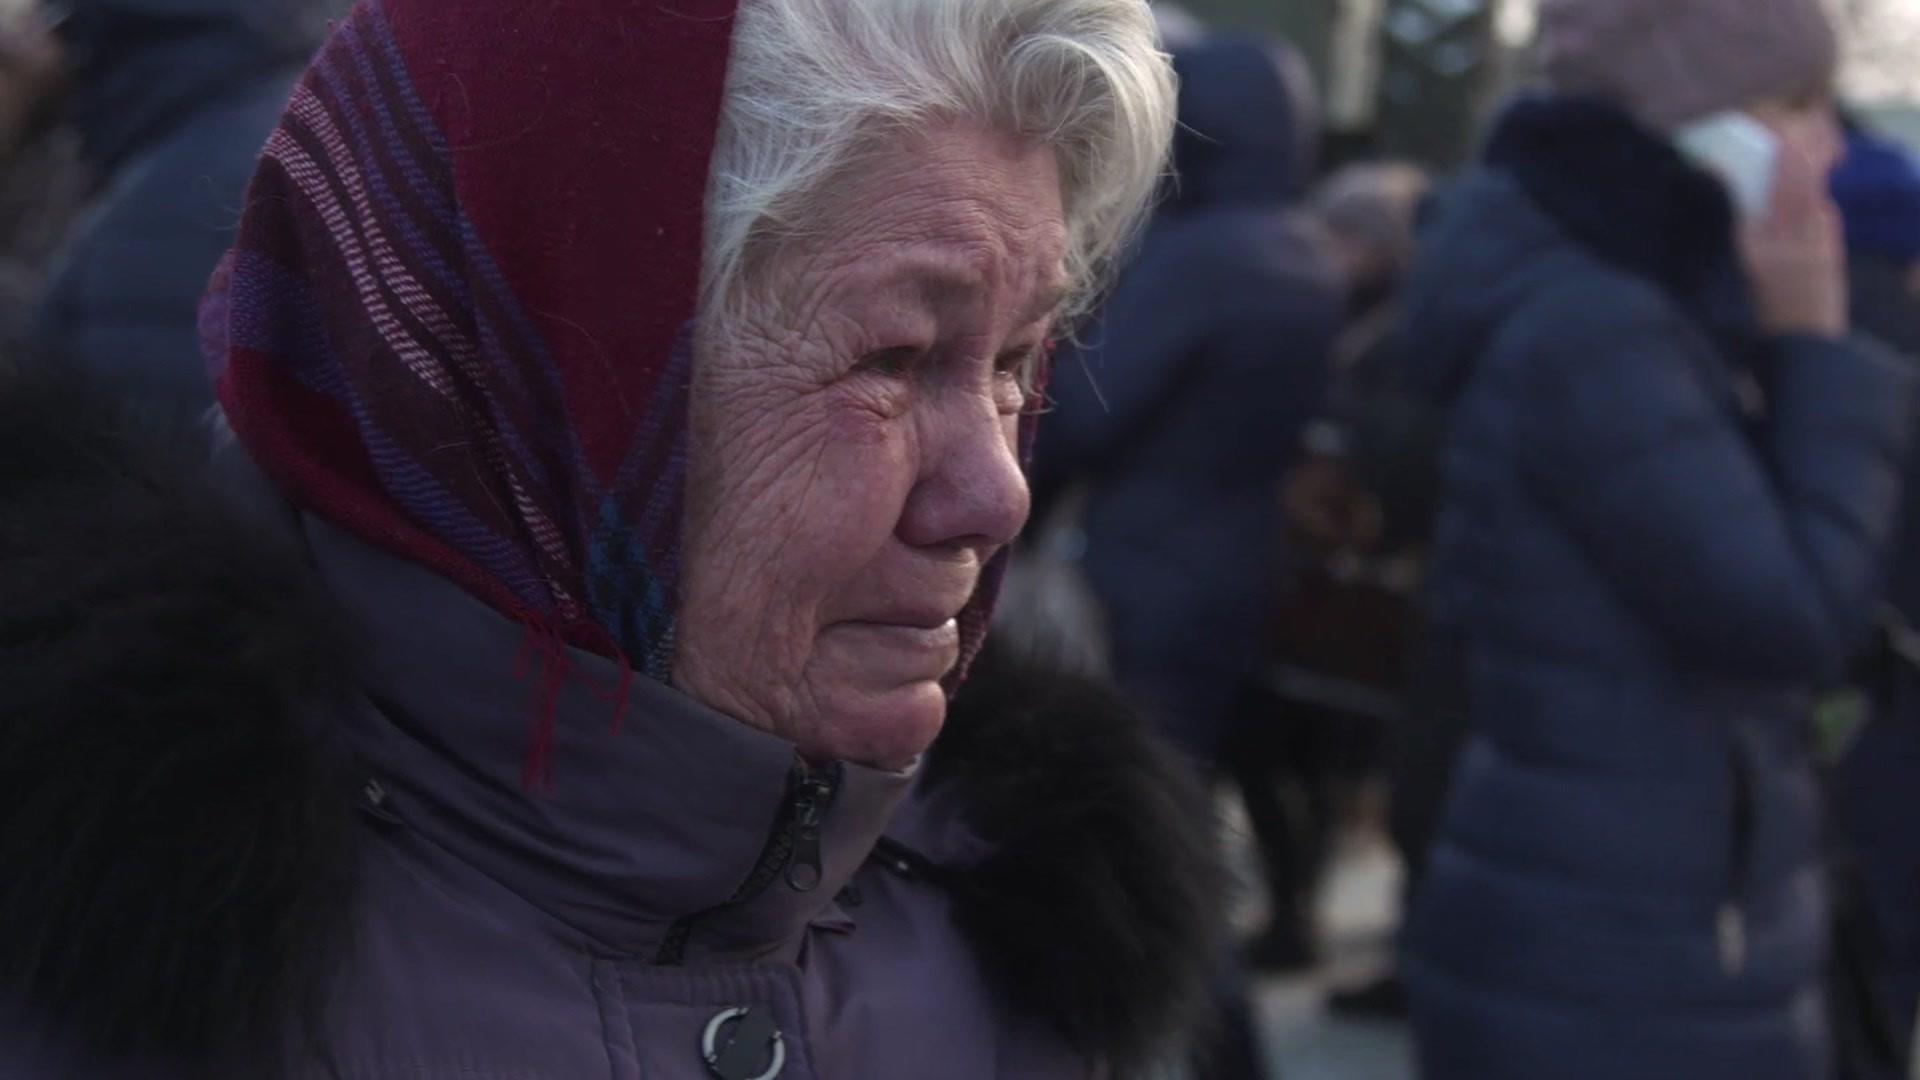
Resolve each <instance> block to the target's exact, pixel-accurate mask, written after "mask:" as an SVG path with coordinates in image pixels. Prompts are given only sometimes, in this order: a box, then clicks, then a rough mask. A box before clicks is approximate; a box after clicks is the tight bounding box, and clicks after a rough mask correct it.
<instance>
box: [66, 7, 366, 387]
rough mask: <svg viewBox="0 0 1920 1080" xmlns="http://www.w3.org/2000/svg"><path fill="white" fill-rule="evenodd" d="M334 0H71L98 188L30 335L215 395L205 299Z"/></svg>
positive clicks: (134, 378) (103, 367)
mask: <svg viewBox="0 0 1920 1080" xmlns="http://www.w3.org/2000/svg"><path fill="white" fill-rule="evenodd" d="M342 7H344V3H338V2H335V0H62V2H61V3H60V4H59V6H58V7H57V8H52V10H54V11H55V12H56V14H57V15H58V16H59V20H58V23H57V25H56V28H55V29H56V33H57V35H58V37H59V40H60V44H61V46H62V48H63V51H64V54H65V57H66V61H67V66H68V78H69V81H70V85H71V89H70V92H69V94H68V96H67V99H66V105H67V119H68V121H69V122H70V123H71V124H72V125H73V126H74V128H75V129H76V130H77V131H78V132H79V136H80V140H81V152H82V156H83V160H84V161H85V163H86V164H87V166H88V167H89V168H90V169H91V170H92V171H93V174H94V176H93V180H94V192H95V201H94V205H92V206H91V207H90V208H89V209H88V211H87V212H86V214H85V215H84V216H83V217H82V218H81V219H80V221H79V223H78V225H77V227H76V230H75V232H74V234H73V235H72V236H71V237H70V238H69V239H68V242H67V243H66V245H65V248H64V250H63V251H62V252H61V254H60V255H59V257H58V259H57V260H56V262H55V264H54V265H53V267H52V268H51V280H50V281H49V282H48V284H47V287H46V293H45V296H44V297H43V298H42V301H41V305H40V310H39V313H38V316H37V319H36V326H35V328H34V332H33V339H32V344H33V345H34V347H35V348H36V350H37V351H39V352H42V353H44V354H46V355H49V356H57V357H60V358H61V360H62V361H63V362H65V363H71V364H75V365H78V366H79V367H81V368H83V369H84V370H86V371H89V372H91V373H93V374H95V375H97V376H99V377H101V378H103V379H106V380H109V381H111V382H114V383H116V384H119V385H123V386H125V387H126V388H127V389H128V390H129V391H131V392H132V393H134V394H135V395H137V396H140V397H143V398H146V399H148V400H150V401H152V402H153V403H154V405H155V407H156V408H157V409H160V410H168V409H173V408H178V407H181V406H189V407H198V408H204V407H206V406H207V405H210V404H211V403H212V401H213V388H212V384H211V383H210V382H209V380H208V376H207V364H206V361H205V360H204V359H202V357H201V354H200V346H199V340H198V338H197V336H196V332H195V312H196V310H197V308H198V305H199V302H200V297H201V294H203V293H204V292H205V291H206V287H207V279H208V277H209V276H210V275H211V274H212V273H213V268H214V264H215V263H216V262H218V261H219V259H220V255H221V253H222V252H224V251H226V249H227V247H228V246H229V245H230V244H232V243H233V236H234V230H235V228H236V227H237V226H238V225H239V222H240V210H241V206H242V196H243V193H244V191H245V189H246V186H247V180H248V178H249V177H251V176H252V175H253V168H254V163H255V162H256V161H257V160H258V158H259V156H260V148H261V146H262V145H263V144H264V143H265V142H266V140H267V133H268V132H270V131H272V130H273V126H274V123H275V122H276V121H277V120H278V119H279V118H280V112H281V110H282V109H283V108H284V107H285V106H286V103H287V95H288V92H289V91H290V90H291V89H292V87H293V82H294V80H295V79H296V78H298V77H299V74H300V71H301V69H302V68H304V67H305V66H306V62H307V59H308V57H309V56H310V55H311V54H312V52H313V50H314V48H315V47H317V46H318V45H319V43H320V40H321V39H322V37H324V35H325V33H326V25H325V15H326V14H327V13H328V12H329V11H332V10H336V9H338V8H342Z"/></svg>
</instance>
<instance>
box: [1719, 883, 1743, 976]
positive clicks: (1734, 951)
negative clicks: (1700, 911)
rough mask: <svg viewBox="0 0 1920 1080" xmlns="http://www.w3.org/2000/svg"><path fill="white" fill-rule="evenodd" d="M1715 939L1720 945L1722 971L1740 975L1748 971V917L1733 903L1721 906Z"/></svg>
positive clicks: (1729, 902)
mask: <svg viewBox="0 0 1920 1080" xmlns="http://www.w3.org/2000/svg"><path fill="white" fill-rule="evenodd" d="M1714 937H1715V938H1716V939H1718V941H1719V944H1720V970H1721V971H1723V972H1725V973H1726V974H1728V975H1739V974H1742V973H1743V972H1745V971H1746V970H1747V915H1746V912H1744V911H1742V910H1741V909H1740V905H1739V904H1737V903H1734V902H1733V901H1728V902H1727V903H1724V904H1721V905H1720V912H1719V915H1718V916H1717V917H1716V918H1715V919H1714Z"/></svg>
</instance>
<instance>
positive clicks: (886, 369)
mask: <svg viewBox="0 0 1920 1080" xmlns="http://www.w3.org/2000/svg"><path fill="white" fill-rule="evenodd" d="M919 359H920V350H919V349H917V348H914V347H913V346H911V345H901V346H897V347H895V348H891V349H881V350H879V351H878V352H870V353H868V354H867V355H865V356H863V357H861V358H860V362H859V363H857V364H855V365H853V370H855V371H866V372H872V373H873V374H876V375H886V376H890V377H894V378H898V377H902V376H905V375H909V374H912V372H913V369H914V366H915V364H916V363H917V362H918V361H919Z"/></svg>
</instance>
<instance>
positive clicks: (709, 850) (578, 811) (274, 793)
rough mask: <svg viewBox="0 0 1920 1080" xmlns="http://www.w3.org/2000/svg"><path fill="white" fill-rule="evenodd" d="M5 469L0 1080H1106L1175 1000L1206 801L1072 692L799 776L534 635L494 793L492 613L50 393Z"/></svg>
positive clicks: (496, 730)
mask: <svg viewBox="0 0 1920 1080" xmlns="http://www.w3.org/2000/svg"><path fill="white" fill-rule="evenodd" d="M196 446H198V447H199V449H195V447H196ZM0 463H4V464H3V466H0V782H4V785H5V787H6V790H7V792H8V795H7V798H6V799H5V800H3V801H0V853H3V855H4V861H5V863H6V866H7V873H6V874H5V875H4V877H3V879H0V918H4V920H5V923H6V925H7V928H8V930H7V933H6V934H5V935H4V936H0V1002H4V1003H5V1005H6V1007H5V1008H0V1073H4V1074H5V1075H7V1076H10V1077H12V1076H48V1077H52V1076H61V1077H66V1076H75V1075H88V1076H91V1075H122V1073H120V1072H112V1071H109V1070H108V1068H107V1066H106V1065H105V1064H103V1063H102V1062H100V1061H89V1062H86V1063H76V1062H75V1061H74V1060H73V1059H72V1058H67V1057H62V1056H60V1055H61V1054H63V1053H66V1052H69V1051H71V1050H73V1049H76V1048H90V1049H92V1050H94V1051H98V1052H99V1053H100V1054H101V1056H102V1057H103V1058H115V1059H120V1060H126V1061H129V1062H132V1063H133V1064H132V1065H130V1066H129V1067H127V1068H126V1069H125V1070H124V1075H129V1076H140V1077H155V1076H168V1075H175V1074H176V1073H177V1074H178V1075H184V1076H194V1077H201V1076H225V1075H232V1076H244V1077H248V1078H250V1080H251V1078H255V1077H261V1076H267V1075H272V1074H273V1072H274V1066H275V1064H276V1063H278V1062H280V1061H284V1060H291V1061H292V1062H293V1064H292V1066H291V1067H290V1068H289V1069H287V1070H286V1071H287V1072H288V1073H290V1074H291V1075H299V1076H307V1075H315V1076H318V1075H335V1076H350V1077H362V1078H369V1080H371V1078H396V1080H397V1078H402V1077H404V1078H407V1080H426V1078H436V1080H455V1078H458V1080H475V1078H480V1077H492V1078H506V1077H514V1078H536V1077H540V1078H554V1080H560V1078H565V1080H575V1078H581V1077H595V1076H598V1077H623V1078H629V1080H632V1078H637V1077H643V1076H644V1077H648V1078H661V1080H667V1078H689V1080H691V1078H695V1077H702V1078H706V1077H712V1076H721V1077H753V1076H758V1075H761V1074H762V1073H763V1071H765V1070H766V1069H767V1067H768V1066H770V1065H772V1064H773V1063H774V1062H775V1059H776V1058H780V1059H783V1060H784V1068H783V1070H781V1071H779V1072H778V1075H779V1076H780V1077H783V1078H787V1080H799V1078H811V1077H867V1076H871V1077H915V1078H928V1080H938V1078H951V1080H978V1078H982V1077H992V1076H1002V1077H1020V1078H1026V1077H1048V1078H1052V1077H1059V1078H1068V1077H1083V1076H1088V1075H1095V1074H1100V1075H1107V1074H1108V1068H1109V1067H1110V1068H1111V1071H1112V1072H1113V1073H1118V1074H1120V1075H1130V1074H1132V1073H1133V1072H1134V1071H1135V1070H1136V1069H1138V1068H1139V1067H1141V1066H1143V1065H1144V1064H1145V1063H1146V1062H1148V1061H1149V1060H1150V1059H1153V1058H1154V1057H1155V1056H1156V1055H1157V1054H1159V1053H1162V1052H1165V1051H1166V1050H1167V1049H1168V1046H1169V1040H1170V1039H1171V1038H1172V1037H1173V1036H1175V1035H1176V1034H1177V1033H1178V1032H1179V1031H1180V1030H1181V1029H1182V1028H1183V1027H1184V1026H1185V1025H1186V1024H1187V1023H1188V1022H1189V1021H1190V1020H1191V1019H1192V1016H1193V1006H1194V1003H1195V1002H1196V1001H1200V1000H1203V999H1204V996H1205V994H1204V991H1205V983H1206V979H1207V973H1206V970H1205V968H1206V964H1207V961H1208V960H1209V958H1210V957H1211V956H1212V955H1213V945H1212V944H1211V941H1210V939H1209V935H1208V932H1207V925H1208V921H1209V920H1208V912H1209V910H1210V899H1211V893H1210V888H1211V882H1212V877H1211V869H1210V866H1209V865H1208V863H1207V856H1206V854H1205V852H1206V851H1207V850H1208V845H1207V838H1206V834H1205V832H1204V831H1202V826H1201V823H1202V821H1203V817H1202V815H1201V812H1200V809H1199V807H1200V803H1201V799H1200V796H1199V795H1198V793H1197V792H1196V791H1195V790H1194V788H1193V786H1192V785H1191V782H1190V781H1189V780H1188V779H1187V778H1186V777H1185V774H1184V773H1182V772H1181V771H1179V770H1178V769H1177V768H1174V767H1172V766H1171V765H1170V759H1169V756H1168V755H1166V754H1165V753H1164V752H1162V751H1161V750H1160V749H1159V748H1157V747H1156V745H1155V744H1154V743H1153V741H1152V740H1151V738H1150V737H1149V736H1147V735H1146V734H1145V732H1144V730H1143V729H1142V727H1141V725H1140V724H1139V723H1138V722H1136V721H1135V720H1133V719H1131V718H1130V717H1129V715H1128V713H1127V712H1126V709H1125V707H1124V706H1122V705H1120V704H1118V703H1117V702H1116V701H1115V700H1114V699H1113V698H1112V697H1111V695H1109V694H1107V693H1106V692H1104V691H1102V690H1100V689H1099V688H1098V687H1097V686H1092V685H1089V684H1082V683H1076V682H1069V681H1063V680H1058V679H1052V678H1038V677H1035V676H1033V675H1031V674H1025V673H1022V672H1020V671H1019V670H1017V669H1015V668H1013V667H1011V666H1010V665H1009V664H1008V663H1007V662H1006V661H1005V659H1004V658H996V657H993V656H992V655H991V654H989V656H988V657H987V658H984V659H983V660H982V662H981V664H982V666H981V667H980V668H979V669H978V673H977V674H976V677H975V680H974V681H973V682H970V683H969V684H968V686H967V688H966V690H965V692H964V693H963V694H962V696H961V697H960V699H959V701H958V703H957V704H956V706H955V710H954V714H953V715H952V716H951V718H950V720H949V724H948V728H947V732H946V734H945V735H944V736H943V737H942V739H941V742H940V744H939V747H938V749H937V750H936V751H935V752H934V753H933V754H932V755H931V758H930V760H929V762H928V763H927V764H926V765H925V766H924V767H923V768H921V769H920V770H919V771H918V772H917V773H916V772H914V771H907V772H900V773H892V772H880V771H876V770H872V769H864V768H859V767H855V766H851V765H847V766H836V767H830V768H826V769H823V770H817V771H814V772H812V773H807V772H806V771H805V770H802V769H801V768H800V767H799V764H798V761H797V758H796V755H795V753H794V750H793V748H792V747H791V746H790V745H788V744H786V743H783V742H781V741H779V740H777V739H774V738H772V737H770V736H767V735H763V734H761V733H758V732H756V731H754V730H752V729H749V728H748V727H746V726H745V725H742V724H739V723H736V722H734V721H733V720H730V719H728V718H726V717H723V716H719V715H716V714H714V713H712V712H710V711H708V710H706V709H704V708H702V707H701V706H699V705H697V704H695V703H694V702H692V701H690V700H688V699H686V698H683V697H681V696H680V695H678V694H676V693H675V692H674V691H672V690H671V689H668V688H667V687H665V686H663V685H660V684H658V683H655V682H652V681H649V680H646V679H644V678H638V677H634V678H631V679H626V678H623V677H622V674H621V673H620V671H619V669H618V668H617V667H616V665H614V664H613V663H611V662H609V661H604V660H601V659H599V658H597V657H595V656H592V655H589V654H586V653H582V652H578V651H572V650H569V651H568V652H567V653H566V654H565V658H566V660H567V661H568V663H569V665H570V668H571V672H572V675H571V677H569V678H568V679H567V681H566V683H565V687H564V689H563V691H562V694H561V697H560V703H559V717H558V721H559V722H558V724H557V731H558V736H557V738H558V742H557V743H556V745H555V747H554V751H553V764H554V771H553V776H554V780H553V783H552V786H551V787H550V788H548V789H545V790H538V791H534V792H531V793H529V792H527V791H526V790H524V789H523V787H522V784H521V777H522V767H523V762H524V754H525V748H526V738H527V735H528V731H529V724H530V722H531V717H532V715H533V709H532V700H533V693H534V688H533V686H532V684H531V683H530V681H529V680H528V678H525V677H523V676H527V675H528V674H529V673H530V671H531V670H532V668H531V667H530V666H529V665H534V664H537V663H539V662H540V661H539V656H538V654H539V653H540V652H541V651H542V650H543V649H544V648H547V647H548V646H546V645H543V644H542V643H539V642H534V641H529V640H528V636H527V633H526V631H525V629H524V628H523V627H522V626H520V625H518V624H516V623H514V622H512V621H511V620H509V619H507V618H506V617H504V616H501V615H498V614H496V613H495V612H494V611H492V610H491V609H489V608H487V607H485V606H483V605H482V604H480V603H479V602H478V601H477V600H475V599H473V598H472V597H471V596H469V595H468V594H466V593H464V592H463V591H461V590H460V589H459V588H457V587H455V586H454V585H452V584H451V583H449V582H448V581H446V580H444V579H441V578H438V577H435V576H433V575H432V574H430V573H427V572H426V571H424V570H422V569H420V568H419V567H417V566H415V565H413V564H410V563H406V562H403V561H401V560H399V559H397V558H396V557H394V556H391V555H388V554H385V553H382V552H380V551H377V550H375V549H374V548H372V547H370V546H368V545H367V544H365V543H362V542H360V541H358V540H355V539H353V538H350V537H349V536H347V535H346V534H345V533H343V532H341V531H339V530H338V529H335V528H333V527H330V526H328V525H326V524H324V523H322V522H320V521H318V520H317V519H314V518H311V517H306V516H302V515H299V514H298V513H296V512H295V511H293V510H292V509H290V508H289V507H288V506H287V504H285V503H284V502H282V501H281V500H280V498H279V497H278V496H277V494H274V493H273V492H272V491H271V490H270V489H268V488H266V487H265V486H263V481H262V480H261V479H260V477H259V476H258V474H257V473H255V472H254V470H253V469H252V466H251V464H250V463H249V462H248V461H246V460H245V458H244V457H243V456H242V455H241V454H240V453H239V452H238V451H237V449H236V448H235V447H233V446H231V445H227V446H225V447H224V448H222V449H219V450H217V451H216V452H215V453H214V455H213V465H212V467H211V468H209V467H208V465H207V463H206V459H205V455H204V440H192V439H186V438H182V437H179V436H178V435H177V434H175V435H168V434H165V433H156V432H153V431H151V430H149V429H148V428H145V427H143V426H141V425H137V424H133V423H130V422H129V421H128V419H127V417H126V415H125V412H124V410H123V409H122V408H121V407H120V406H119V405H118V404H116V403H111V402H108V401H107V400H105V399H104V398H101V397H99V396H97V395H93V394H90V393H86V392H81V391H77V390H75V389H74V388H72V387H70V386H66V385H64V384H62V383H60V382H59V381H58V380H47V379H44V378H41V377H39V376H33V377H30V378H28V379H25V380H14V381H12V382H10V383H0ZM549 659H550V658H549ZM734 1010H748V1011H747V1012H746V1013H740V1012H736V1011H734ZM288 1032H291V1033H292V1040H293V1041H292V1042H291V1043H289V1042H288V1040H287V1038H286V1037H284V1036H286V1034H287V1033H288ZM709 1036H711V1037H712V1043H711V1049H712V1051H713V1055H714V1057H715V1060H716V1062H717V1064H715V1065H714V1066H712V1068H711V1069H710V1067H709V1065H708V1064H706V1063H705V1062H703V1060H702V1057H703V1050H702V1047H703V1040H705V1039H707V1038H708V1037H709ZM29 1037H30V1038H29ZM36 1055H41V1056H36ZM1096 1062H1097V1063H1102V1064H1101V1066H1100V1067H1096V1066H1095V1065H1094V1064H1093V1063H1096ZM328 1069H332V1070H335V1071H331V1072H329V1071H328ZM766 1075H769V1076H772V1075H774V1074H773V1073H772V1072H767V1073H766Z"/></svg>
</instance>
